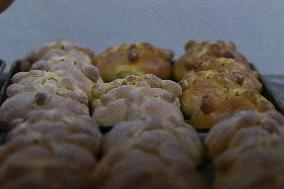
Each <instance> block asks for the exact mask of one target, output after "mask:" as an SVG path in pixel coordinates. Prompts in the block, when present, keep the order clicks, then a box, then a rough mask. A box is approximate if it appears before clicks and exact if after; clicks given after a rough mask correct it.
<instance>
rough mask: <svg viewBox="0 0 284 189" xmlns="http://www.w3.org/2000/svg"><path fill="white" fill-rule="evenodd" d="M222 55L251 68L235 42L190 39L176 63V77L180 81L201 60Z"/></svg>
mask: <svg viewBox="0 0 284 189" xmlns="http://www.w3.org/2000/svg"><path fill="white" fill-rule="evenodd" d="M221 57H224V58H233V59H235V60H236V61H237V62H239V63H242V64H243V65H244V66H246V67H248V68H249V65H248V64H247V60H246V58H245V57H244V56H243V55H242V54H241V53H239V52H238V51H237V49H236V46H235V44H234V43H233V42H228V43H225V42H224V41H222V40H219V41H216V42H214V43H209V42H208V41H203V42H196V41H189V42H188V43H187V44H186V45H185V54H184V55H183V56H181V57H180V58H179V59H178V60H177V61H176V63H175V64H174V79H175V81H180V80H181V79H182V78H183V76H184V75H185V74H186V73H187V72H189V71H191V70H195V69H196V68H197V67H198V66H199V64H200V62H206V61H208V60H214V59H218V58H221Z"/></svg>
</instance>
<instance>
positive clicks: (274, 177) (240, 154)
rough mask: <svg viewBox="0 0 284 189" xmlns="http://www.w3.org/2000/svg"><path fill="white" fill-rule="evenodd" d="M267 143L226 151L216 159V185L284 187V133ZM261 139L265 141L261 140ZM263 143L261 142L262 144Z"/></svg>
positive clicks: (237, 188) (216, 187) (240, 188)
mask: <svg viewBox="0 0 284 189" xmlns="http://www.w3.org/2000/svg"><path fill="white" fill-rule="evenodd" d="M269 138H270V140H268V141H266V143H263V142H258V141H255V144H256V146H253V147H250V148H246V149H242V150H238V151H237V150H233V151H227V152H225V153H224V154H222V155H221V156H219V157H218V158H217V160H216V161H215V164H216V167H217V177H216V181H215V184H214V189H251V188H258V189H282V188H283V187H284V179H283V178H284V177H283V171H284V166H283V165H284V161H283V160H284V153H283V152H284V148H283V144H284V143H283V142H284V139H283V135H282V136H281V139H280V138H279V136H278V137H277V139H278V140H280V141H281V142H280V141H277V139H276V138H275V137H274V138H273V137H271V136H270V137H269ZM261 143H262V144H261ZM259 144H261V145H259Z"/></svg>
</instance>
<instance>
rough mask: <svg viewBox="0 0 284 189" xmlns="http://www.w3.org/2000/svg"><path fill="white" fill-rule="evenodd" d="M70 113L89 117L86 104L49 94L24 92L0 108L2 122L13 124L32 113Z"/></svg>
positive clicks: (8, 100)
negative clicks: (48, 111) (47, 111)
mask: <svg viewBox="0 0 284 189" xmlns="http://www.w3.org/2000/svg"><path fill="white" fill-rule="evenodd" d="M51 109H56V110H58V111H64V112H68V115H73V116H80V115H89V109H88V107H87V106H85V105H84V104H81V103H79V102H77V101H74V100H72V99H69V98H65V97H61V96H57V95H50V94H48V93H37V92H35V93H34V92H23V93H20V94H17V95H15V96H12V97H11V98H8V99H7V100H6V101H5V102H4V103H3V104H2V105H1V108H0V114H1V118H0V119H1V121H2V122H4V123H8V124H11V123H12V122H16V123H18V122H21V120H22V119H25V117H26V116H27V114H28V113H29V112H31V111H39V110H51Z"/></svg>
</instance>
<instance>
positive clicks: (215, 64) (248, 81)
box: [195, 58, 262, 92]
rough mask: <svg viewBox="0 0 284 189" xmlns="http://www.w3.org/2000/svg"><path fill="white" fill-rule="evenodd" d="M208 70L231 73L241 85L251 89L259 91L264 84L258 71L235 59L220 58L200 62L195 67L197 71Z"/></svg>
mask: <svg viewBox="0 0 284 189" xmlns="http://www.w3.org/2000/svg"><path fill="white" fill-rule="evenodd" d="M207 70H216V71H219V72H226V73H229V74H230V75H232V76H233V78H234V80H235V81H237V82H238V84H239V85H240V86H241V87H243V88H245V89H250V90H252V89H255V90H256V91H259V92H260V91H261V88H262V84H261V83H260V81H259V80H258V73H257V72H256V71H254V70H252V69H251V68H248V67H247V66H246V65H245V64H240V63H239V62H237V61H236V60H234V59H230V58H218V59H213V60H209V61H206V62H200V64H198V66H197V68H196V69H195V71H196V72H198V71H207Z"/></svg>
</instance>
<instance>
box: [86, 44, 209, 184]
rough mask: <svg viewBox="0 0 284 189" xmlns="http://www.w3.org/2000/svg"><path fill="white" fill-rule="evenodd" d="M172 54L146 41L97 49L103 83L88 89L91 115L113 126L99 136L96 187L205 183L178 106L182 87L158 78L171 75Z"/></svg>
mask: <svg viewBox="0 0 284 189" xmlns="http://www.w3.org/2000/svg"><path fill="white" fill-rule="evenodd" d="M172 58H173V54H172V52H171V51H169V50H166V49H160V48H156V47H153V46H152V45H151V44H148V43H141V44H132V45H126V44H123V45H121V46H118V47H114V48H109V49H107V50H106V51H105V52H103V53H102V54H99V55H98V57H97V62H96V66H97V67H98V69H99V70H100V73H101V75H102V78H103V79H104V81H108V83H96V84H95V85H94V87H93V89H92V95H93V102H92V107H93V110H94V111H93V118H94V119H95V120H96V121H97V123H98V124H99V125H100V126H101V127H113V129H112V130H111V131H110V132H108V133H107V134H106V135H105V136H104V140H103V142H102V148H101V161H100V163H99V165H98V166H97V168H96V170H95V172H94V174H93V183H94V186H95V188H98V189H127V188H129V189H130V188H141V189H142V188H149V189H151V188H153V189H154V188H165V189H166V188H168V189H182V188H184V189H186V188H206V184H205V182H204V180H203V179H202V177H201V175H200V174H199V172H198V171H197V167H198V165H200V164H201V162H202V156H203V153H202V146H201V142H200V140H199V138H198V136H197V133H196V131H195V130H194V129H193V127H192V126H190V125H188V124H186V123H185V120H184V118H183V115H182V112H181V111H180V103H179V97H180V96H181V94H182V89H181V87H180V86H179V84H177V83H175V82H174V81H170V80H162V79H169V78H170V77H171V73H172V66H171V61H172ZM152 74H155V75H156V76H155V75H152Z"/></svg>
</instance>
